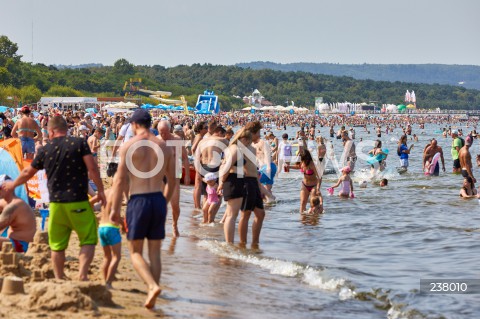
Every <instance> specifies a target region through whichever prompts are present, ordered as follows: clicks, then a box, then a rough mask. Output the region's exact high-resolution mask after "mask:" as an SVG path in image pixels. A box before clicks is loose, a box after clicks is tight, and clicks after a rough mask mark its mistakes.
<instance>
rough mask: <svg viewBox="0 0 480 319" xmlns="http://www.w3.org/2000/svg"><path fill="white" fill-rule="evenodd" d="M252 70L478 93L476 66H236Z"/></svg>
mask: <svg viewBox="0 0 480 319" xmlns="http://www.w3.org/2000/svg"><path fill="white" fill-rule="evenodd" d="M236 65H237V66H239V67H242V68H250V69H253V70H262V69H270V70H276V71H284V72H296V71H301V72H310V73H315V74H327V75H335V76H351V77H352V78H354V79H359V80H367V79H370V80H374V81H389V82H396V81H400V82H410V83H426V84H448V85H456V86H463V87H465V88H467V89H477V90H480V66H476V65H445V64H333V63H287V64H280V63H274V62H250V63H238V64H236Z"/></svg>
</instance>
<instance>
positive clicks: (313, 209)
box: [308, 194, 323, 214]
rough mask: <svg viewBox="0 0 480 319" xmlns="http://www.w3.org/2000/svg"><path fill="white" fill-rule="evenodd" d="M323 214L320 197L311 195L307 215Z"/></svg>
mask: <svg viewBox="0 0 480 319" xmlns="http://www.w3.org/2000/svg"><path fill="white" fill-rule="evenodd" d="M322 213H323V203H322V199H321V197H320V196H317V194H314V195H312V197H310V209H309V210H308V214H322Z"/></svg>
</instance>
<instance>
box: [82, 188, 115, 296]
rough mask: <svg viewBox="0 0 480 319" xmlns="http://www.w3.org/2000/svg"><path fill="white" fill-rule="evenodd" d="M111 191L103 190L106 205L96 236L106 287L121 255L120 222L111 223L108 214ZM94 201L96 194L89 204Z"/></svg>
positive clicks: (112, 278)
mask: <svg viewBox="0 0 480 319" xmlns="http://www.w3.org/2000/svg"><path fill="white" fill-rule="evenodd" d="M112 193H113V192H112V190H111V189H108V190H106V191H105V196H106V197H107V206H106V207H102V210H101V215H100V223H99V225H98V237H99V238H100V245H101V246H102V248H103V253H104V254H105V258H104V260H103V264H102V273H103V278H104V279H105V286H106V287H107V289H112V288H113V287H112V281H113V280H114V278H115V273H116V271H117V268H118V264H119V263H120V259H121V257H122V236H121V235H120V227H121V226H120V224H116V223H112V222H111V220H110V216H109V212H110V208H111V198H112ZM96 201H97V196H95V197H93V198H92V199H91V200H90V204H91V205H92V206H93V204H95V202H96Z"/></svg>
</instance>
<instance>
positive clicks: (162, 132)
mask: <svg viewBox="0 0 480 319" xmlns="http://www.w3.org/2000/svg"><path fill="white" fill-rule="evenodd" d="M170 130H171V125H170V122H169V121H167V120H162V121H160V123H158V133H159V135H158V136H157V138H159V139H160V140H162V141H164V142H165V143H167V146H169V147H170V148H171V149H172V151H173V156H174V158H175V183H168V185H167V187H173V188H174V189H173V190H172V192H173V197H172V201H171V203H170V204H171V205H172V235H173V237H178V236H180V232H179V231H178V219H179V217H180V179H181V178H182V166H183V168H184V169H185V185H190V163H189V161H188V156H187V150H186V148H185V143H184V141H183V140H182V138H181V137H179V136H175V135H173V134H172V133H171V132H170ZM177 153H178V154H177ZM172 185H173V186H172Z"/></svg>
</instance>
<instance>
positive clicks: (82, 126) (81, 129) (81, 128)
mask: <svg viewBox="0 0 480 319" xmlns="http://www.w3.org/2000/svg"><path fill="white" fill-rule="evenodd" d="M79 130H80V131H88V127H87V126H85V125H80V128H79Z"/></svg>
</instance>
